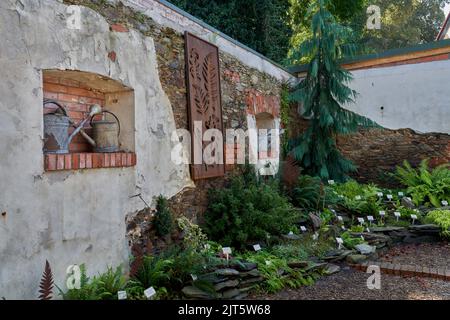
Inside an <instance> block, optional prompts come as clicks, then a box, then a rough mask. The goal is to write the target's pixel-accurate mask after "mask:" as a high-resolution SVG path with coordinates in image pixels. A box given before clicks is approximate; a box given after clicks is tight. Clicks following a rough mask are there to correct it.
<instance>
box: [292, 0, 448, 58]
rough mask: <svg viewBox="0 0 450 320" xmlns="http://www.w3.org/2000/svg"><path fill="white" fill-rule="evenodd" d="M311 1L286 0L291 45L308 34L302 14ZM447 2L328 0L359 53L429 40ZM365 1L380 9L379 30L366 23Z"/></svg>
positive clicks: (302, 39)
mask: <svg viewBox="0 0 450 320" xmlns="http://www.w3.org/2000/svg"><path fill="white" fill-rule="evenodd" d="M312 1H313V0H290V3H291V6H290V9H289V22H290V26H291V28H292V30H293V35H292V38H291V45H292V47H294V48H295V47H297V46H298V45H299V44H301V43H303V42H304V41H305V40H306V39H308V38H309V37H310V36H311V31H310V29H309V25H308V24H309V23H310V20H309V19H305V18H304V17H305V16H306V13H307V12H306V11H307V9H306V8H307V7H308V5H309V4H310V3H311V2H312ZM448 3H450V0H353V1H348V0H332V1H330V5H329V10H330V11H331V12H332V14H333V15H335V16H336V18H337V20H338V21H339V22H340V23H342V24H343V25H346V26H348V27H351V28H352V29H353V30H354V33H353V35H351V39H353V41H354V42H356V43H358V44H359V47H360V48H361V49H362V50H361V53H375V52H383V51H385V50H388V49H394V48H400V47H406V46H411V45H417V44H418V43H426V42H433V41H434V40H435V37H436V35H437V34H438V32H439V29H440V28H441V26H442V24H443V22H444V19H445V15H444V13H443V11H442V10H441V8H443V7H444V6H445V4H448ZM369 5H376V6H379V7H380V9H381V29H380V30H368V29H367V27H366V24H367V19H368V17H369V15H368V14H367V8H368V7H369ZM297 62H304V61H302V60H301V59H299V61H297Z"/></svg>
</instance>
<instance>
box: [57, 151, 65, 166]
mask: <svg viewBox="0 0 450 320" xmlns="http://www.w3.org/2000/svg"><path fill="white" fill-rule="evenodd" d="M64 164H65V160H64V155H63V154H58V155H57V156H56V170H64Z"/></svg>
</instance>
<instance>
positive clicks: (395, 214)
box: [394, 211, 402, 221]
mask: <svg viewBox="0 0 450 320" xmlns="http://www.w3.org/2000/svg"><path fill="white" fill-rule="evenodd" d="M394 216H395V218H397V221H398V219H399V218H400V217H401V216H402V214H401V213H400V212H398V211H395V212H394Z"/></svg>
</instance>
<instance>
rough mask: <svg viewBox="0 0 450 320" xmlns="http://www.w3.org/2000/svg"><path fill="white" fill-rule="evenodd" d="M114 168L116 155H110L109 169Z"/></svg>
mask: <svg viewBox="0 0 450 320" xmlns="http://www.w3.org/2000/svg"><path fill="white" fill-rule="evenodd" d="M115 166H116V154H115V153H110V167H115Z"/></svg>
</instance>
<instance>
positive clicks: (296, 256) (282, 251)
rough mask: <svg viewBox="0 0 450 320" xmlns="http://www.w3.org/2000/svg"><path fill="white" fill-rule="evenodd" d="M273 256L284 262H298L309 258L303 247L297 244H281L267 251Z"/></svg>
mask: <svg viewBox="0 0 450 320" xmlns="http://www.w3.org/2000/svg"><path fill="white" fill-rule="evenodd" d="M269 252H270V253H272V254H273V255H274V256H277V257H279V258H281V259H285V260H286V261H288V262H289V261H291V260H292V261H299V260H306V259H308V257H309V254H308V251H307V249H306V248H305V246H304V245H303V244H302V245H298V244H292V243H290V244H283V245H277V246H274V247H272V248H270V250H269Z"/></svg>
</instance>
